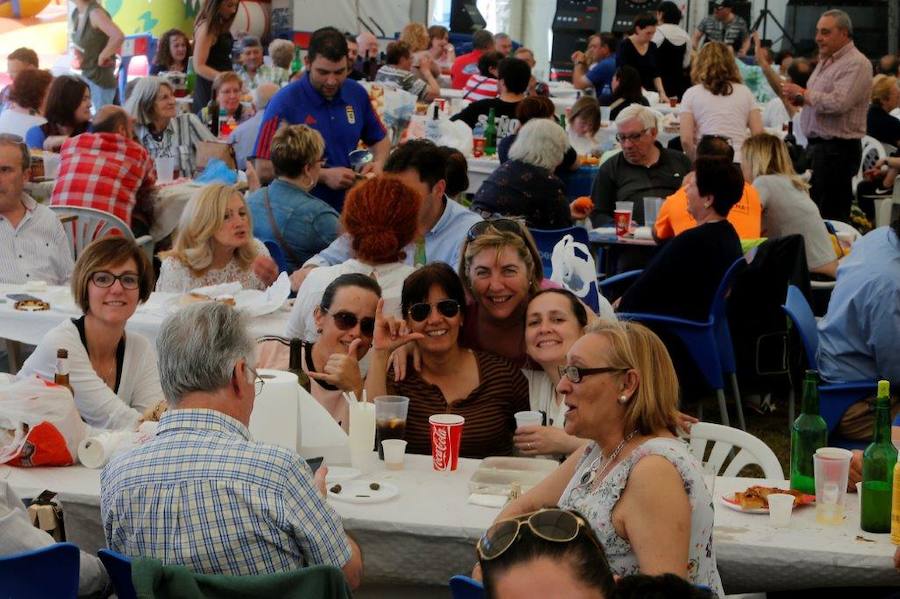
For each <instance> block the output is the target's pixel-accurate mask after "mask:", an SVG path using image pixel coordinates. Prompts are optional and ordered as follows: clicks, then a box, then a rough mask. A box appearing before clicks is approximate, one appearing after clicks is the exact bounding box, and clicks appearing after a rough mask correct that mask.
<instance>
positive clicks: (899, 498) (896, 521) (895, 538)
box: [891, 462, 900, 545]
mask: <svg viewBox="0 0 900 599" xmlns="http://www.w3.org/2000/svg"><path fill="white" fill-rule="evenodd" d="M893 493H894V495H893V498H892V499H893V501H892V503H893V506H892V507H891V543H893V544H894V545H900V462H897V463H896V464H894V491H893Z"/></svg>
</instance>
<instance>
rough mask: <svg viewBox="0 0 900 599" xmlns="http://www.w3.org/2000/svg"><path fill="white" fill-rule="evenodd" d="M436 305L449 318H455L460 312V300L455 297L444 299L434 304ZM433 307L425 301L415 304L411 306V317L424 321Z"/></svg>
mask: <svg viewBox="0 0 900 599" xmlns="http://www.w3.org/2000/svg"><path fill="white" fill-rule="evenodd" d="M434 307H435V308H437V311H438V312H440V313H441V315H442V316H445V317H447V318H453V317H454V316H456V315H457V314H459V302H458V301H456V300H454V299H442V300H441V301H439V302H437V303H436V304H434ZM431 309H432V305H431V304H428V303H425V302H422V303H419V304H413V305H412V306H410V307H409V317H410V318H412V319H413V320H415V321H416V322H422V321H423V320H425V319H426V318H428V316H429V315H430V314H431Z"/></svg>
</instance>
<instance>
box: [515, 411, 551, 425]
mask: <svg viewBox="0 0 900 599" xmlns="http://www.w3.org/2000/svg"><path fill="white" fill-rule="evenodd" d="M515 417H516V428H517V429H518V428H522V427H523V426H540V425H541V423H542V422H543V421H544V415H543V414H541V413H540V412H537V411H535V410H527V411H524V412H516V414H515Z"/></svg>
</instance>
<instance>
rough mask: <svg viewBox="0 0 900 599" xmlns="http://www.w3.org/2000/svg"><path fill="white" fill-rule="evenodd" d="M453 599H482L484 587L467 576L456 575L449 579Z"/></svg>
mask: <svg viewBox="0 0 900 599" xmlns="http://www.w3.org/2000/svg"><path fill="white" fill-rule="evenodd" d="M450 594H451V595H452V597H453V599H484V596H485V595H484V585H483V584H481V583H480V582H478V581H477V580H475V579H474V578H469V577H468V576H463V575H462V574H457V575H456V576H454V577H453V578H451V579H450Z"/></svg>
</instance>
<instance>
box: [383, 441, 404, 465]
mask: <svg viewBox="0 0 900 599" xmlns="http://www.w3.org/2000/svg"><path fill="white" fill-rule="evenodd" d="M381 448H382V450H383V451H384V467H385V468H387V469H388V470H403V458H404V456H405V455H406V441H404V440H403V439H385V440H384V441H382V442H381Z"/></svg>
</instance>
